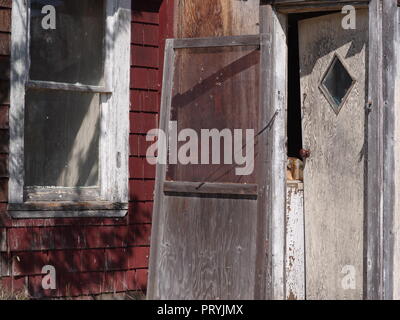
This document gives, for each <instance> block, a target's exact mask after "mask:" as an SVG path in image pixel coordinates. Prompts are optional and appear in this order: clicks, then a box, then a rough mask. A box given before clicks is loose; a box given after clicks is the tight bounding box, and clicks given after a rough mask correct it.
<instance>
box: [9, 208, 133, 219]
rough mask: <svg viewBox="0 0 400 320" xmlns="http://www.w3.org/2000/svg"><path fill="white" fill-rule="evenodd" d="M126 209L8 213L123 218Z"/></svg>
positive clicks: (37, 216) (16, 215) (20, 216)
mask: <svg viewBox="0 0 400 320" xmlns="http://www.w3.org/2000/svg"><path fill="white" fill-rule="evenodd" d="M127 213H128V211H127V210H115V209H113V210H100V209H96V210H79V211H78V210H76V209H74V210H72V211H69V210H66V209H63V210H62V211H51V210H47V211H44V210H40V211H23V210H19V211H13V210H10V211H9V212H8V214H9V215H10V216H11V218H13V219H50V218H79V219H82V218H123V217H125V216H126V215H127Z"/></svg>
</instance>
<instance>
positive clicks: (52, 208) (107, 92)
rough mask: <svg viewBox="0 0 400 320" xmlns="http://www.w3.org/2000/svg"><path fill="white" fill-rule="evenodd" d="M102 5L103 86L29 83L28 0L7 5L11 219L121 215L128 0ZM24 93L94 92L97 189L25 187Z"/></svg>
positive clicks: (126, 158)
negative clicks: (96, 97) (9, 21)
mask: <svg viewBox="0 0 400 320" xmlns="http://www.w3.org/2000/svg"><path fill="white" fill-rule="evenodd" d="M104 1H105V5H106V17H105V19H106V28H105V29H106V32H105V41H104V55H105V58H104V86H91V85H83V84H71V83H58V82H51V81H36V80H30V79H29V70H30V53H29V47H30V30H29V29H30V0H14V1H13V6H12V32H11V65H12V70H11V88H10V102H11V108H10V121H9V122H10V155H9V172H10V179H9V208H8V209H9V213H10V215H11V216H12V217H15V218H35V217H37V218H43V217H63V216H65V217H70V216H81V217H84V216H107V217H113V216H115V217H121V216H124V215H126V209H127V208H128V171H129V170H128V162H129V105H130V93H129V89H130V88H129V84H130V44H131V1H129V0H104ZM27 89H47V90H61V91H69V92H73V91H74V92H88V93H98V94H100V117H101V118H100V119H101V120H100V142H99V186H98V187H94V188H93V187H86V188H85V187H77V188H64V187H60V188H58V187H25V184H24V170H25V169H24V114H25V112H24V111H25V93H26V90H27ZM28 196H29V200H28V201H27V198H28Z"/></svg>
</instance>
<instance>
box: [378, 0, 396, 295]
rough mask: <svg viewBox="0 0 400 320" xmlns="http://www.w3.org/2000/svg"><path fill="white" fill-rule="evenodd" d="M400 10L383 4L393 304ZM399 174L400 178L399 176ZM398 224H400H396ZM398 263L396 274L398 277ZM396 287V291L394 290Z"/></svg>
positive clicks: (385, 237) (386, 258)
mask: <svg viewBox="0 0 400 320" xmlns="http://www.w3.org/2000/svg"><path fill="white" fill-rule="evenodd" d="M399 12H400V11H399V9H398V7H397V3H396V2H395V1H383V3H382V21H383V23H382V52H383V59H382V70H383V79H382V96H383V106H384V108H383V123H384V126H383V154H384V161H383V164H382V167H383V193H382V194H383V195H384V197H383V211H382V218H383V221H382V226H381V228H382V232H383V234H382V235H381V237H382V244H381V245H382V255H383V270H382V273H383V274H382V275H383V277H382V281H383V283H382V289H383V296H382V299H385V300H392V299H393V298H394V297H395V296H396V297H399V296H400V295H399V292H398V290H396V289H397V288H399V287H400V282H399V280H398V279H396V278H398V276H399V273H398V271H399V269H398V268H399V264H398V262H397V261H396V260H395V257H398V255H397V256H395V255H396V252H395V241H396V245H397V246H398V244H399V239H396V236H397V237H399V231H398V229H397V230H396V225H397V226H399V224H398V212H399V211H398V210H396V209H398V208H400V206H399V204H398V199H399V196H398V189H396V188H398V186H399V185H398V183H399V171H398V164H397V162H398V161H399V157H400V153H399V146H398V142H395V141H396V140H397V138H398V136H399V131H398V129H399V113H398V108H399V102H400V99H399V89H400V88H399V80H400V79H399V76H400V74H399V48H398V47H399V21H400V19H399ZM396 173H397V174H396ZM396 220H397V221H396ZM395 263H396V269H397V270H396V271H397V273H395ZM395 283H396V285H397V288H395V287H394V284H395Z"/></svg>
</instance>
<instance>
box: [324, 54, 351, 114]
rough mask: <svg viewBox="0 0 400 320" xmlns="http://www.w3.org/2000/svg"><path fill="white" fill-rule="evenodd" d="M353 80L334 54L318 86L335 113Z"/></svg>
mask: <svg viewBox="0 0 400 320" xmlns="http://www.w3.org/2000/svg"><path fill="white" fill-rule="evenodd" d="M354 82H355V80H354V79H353V77H352V76H351V75H350V73H349V72H348V71H347V69H346V67H345V66H344V65H343V63H342V61H341V59H340V58H339V57H338V56H337V55H336V54H335V56H334V57H333V59H332V62H331V64H330V65H329V68H328V70H327V71H326V72H325V74H324V76H323V78H322V81H321V84H320V88H321V91H322V92H323V94H324V95H325V98H326V99H327V100H328V101H329V103H330V105H331V107H332V109H333V111H335V113H336V114H338V113H339V111H340V109H341V108H342V106H343V104H344V102H345V101H346V98H347V96H348V94H349V92H350V90H351V88H352V86H353V84H354Z"/></svg>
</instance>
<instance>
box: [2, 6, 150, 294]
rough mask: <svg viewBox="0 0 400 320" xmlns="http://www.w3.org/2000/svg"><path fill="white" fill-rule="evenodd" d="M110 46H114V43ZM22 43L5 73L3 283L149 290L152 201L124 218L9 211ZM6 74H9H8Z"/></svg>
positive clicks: (34, 290) (38, 290) (36, 290)
mask: <svg viewBox="0 0 400 320" xmlns="http://www.w3.org/2000/svg"><path fill="white" fill-rule="evenodd" d="M14 4H15V2H14ZM107 32H109V30H107ZM117 36H118V35H117ZM106 45H107V46H108V47H109V48H110V47H111V46H112V45H113V43H107V44H106ZM16 46H17V49H16V50H15V56H14V58H15V61H14V62H13V65H12V66H11V70H10V63H9V59H8V58H7V59H6V61H5V63H4V70H6V73H3V72H0V104H1V106H0V125H1V127H0V285H2V286H3V287H5V288H7V289H9V290H11V291H17V290H20V289H26V290H28V291H29V294H30V296H31V297H33V298H37V299H40V298H50V297H79V296H86V297H90V296H94V295H98V294H100V293H118V292H126V291H137V292H142V293H144V292H145V289H146V282H147V267H148V255H149V243H150V222H151V210H152V209H151V208H152V202H151V201H138V200H137V198H136V197H135V194H132V195H131V197H130V198H131V199H130V200H131V203H130V209H129V213H128V215H127V216H126V217H125V218H123V219H96V218H88V219H84V220H83V219H80V220H77V219H37V220H11V219H9V218H8V216H7V215H6V203H7V194H8V191H7V185H8V183H7V182H8V176H9V174H8V165H7V163H8V162H10V163H11V164H13V162H12V161H15V159H8V149H9V128H8V108H9V106H8V105H9V80H8V79H9V75H10V73H11V74H13V76H14V77H21V76H22V75H21V73H20V72H19V70H18V69H17V68H16V66H17V65H18V62H20V61H21V59H23V58H24V57H23V55H22V50H21V49H22V48H23V47H24V46H26V43H18V44H16ZM2 62H3V58H2V57H0V68H1V70H3V63H2ZM5 74H6V75H7V76H5V79H3V76H4V75H5ZM3 80H5V81H3ZM23 117H24V114H17V115H15V118H13V119H11V120H12V121H11V122H12V123H14V124H16V125H18V124H21V123H22V121H21V119H23ZM84 118H85V115H84V114H83V115H81V116H80V119H81V121H82V119H84ZM81 124H82V123H80V122H79V121H77V122H76V123H74V125H73V128H72V129H71V141H75V140H76V139H77V135H78V132H79V129H80V127H81ZM21 129H23V128H22V127H19V128H18V127H15V128H13V130H21ZM88 143H89V146H90V147H89V149H92V150H93V148H95V145H96V143H97V140H93V141H89V142H88ZM72 146H73V143H72V144H70V148H71V149H70V150H69V155H71V154H72V153H71V152H72ZM87 161H91V159H86V158H79V159H78V162H79V163H80V165H79V166H78V167H85V165H84V163H86V162H87ZM14 164H15V163H14ZM10 167H14V166H13V165H11V166H10ZM11 174H12V173H11ZM131 193H132V192H131ZM45 265H52V266H54V267H55V270H56V285H57V289H56V290H43V288H42V279H43V275H42V268H43V266H45Z"/></svg>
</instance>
